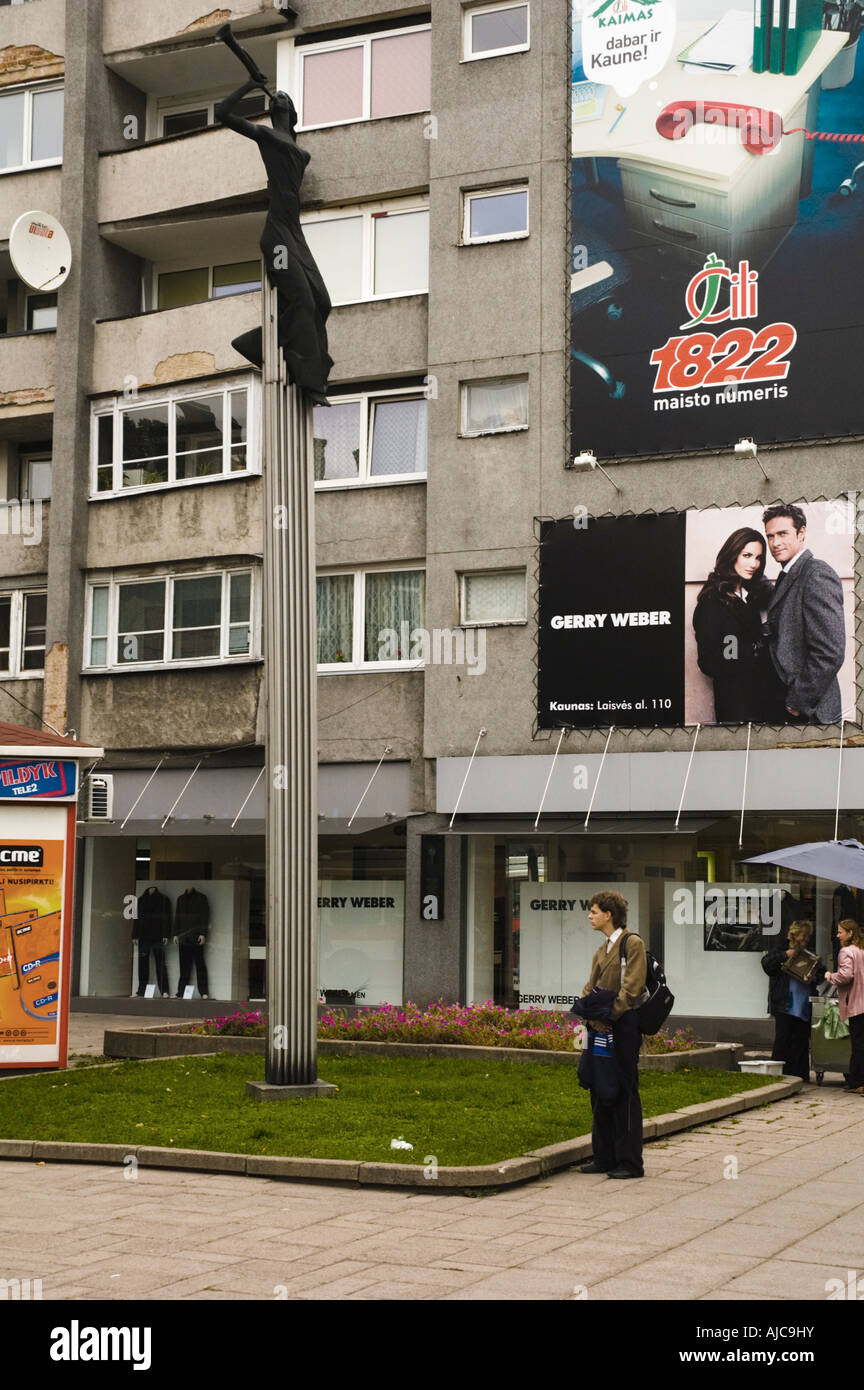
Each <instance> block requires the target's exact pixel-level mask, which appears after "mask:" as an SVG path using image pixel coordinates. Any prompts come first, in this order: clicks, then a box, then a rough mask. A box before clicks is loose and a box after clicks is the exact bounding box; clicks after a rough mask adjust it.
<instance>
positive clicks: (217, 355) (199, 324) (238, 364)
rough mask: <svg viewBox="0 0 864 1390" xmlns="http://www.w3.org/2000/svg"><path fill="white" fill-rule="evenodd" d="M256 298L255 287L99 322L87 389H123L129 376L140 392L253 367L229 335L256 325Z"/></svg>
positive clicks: (257, 301) (258, 305) (233, 335)
mask: <svg viewBox="0 0 864 1390" xmlns="http://www.w3.org/2000/svg"><path fill="white" fill-rule="evenodd" d="M260 302H261V299H260V295H259V293H258V291H257V290H253V291H251V292H249V293H248V294H232V295H229V296H228V297H227V298H225V299H208V300H205V301H204V302H203V303H201V304H186V305H184V306H183V307H182V308H180V309H162V310H159V311H157V312H155V313H151V314H139V315H136V316H135V317H133V318H124V319H108V320H105V321H104V322H102V323H97V325H96V333H95V340H94V344H93V378H92V384H91V388H90V389H91V390H92V391H94V392H101V391H112V392H114V391H122V390H123V389H124V386H125V385H126V384H127V381H126V379H127V378H128V377H130V376H133V377H134V378H135V379H136V384H137V386H138V388H139V389H141V390H144V389H145V388H146V387H151V386H158V385H160V384H163V383H165V382H169V381H185V380H186V379H187V378H189V377H196V376H201V377H206V376H212V375H213V373H214V372H227V371H242V370H243V369H244V368H245V369H247V370H251V369H250V368H249V363H248V362H247V361H246V360H245V358H243V357H240V356H239V354H238V353H236V352H235V351H234V349H233V348H232V346H231V339H232V338H236V336H237V334H238V333H245V332H246V330H247V329H248V328H254V327H255V326H256V325H257V324H258V323H260V317H261V308H260Z"/></svg>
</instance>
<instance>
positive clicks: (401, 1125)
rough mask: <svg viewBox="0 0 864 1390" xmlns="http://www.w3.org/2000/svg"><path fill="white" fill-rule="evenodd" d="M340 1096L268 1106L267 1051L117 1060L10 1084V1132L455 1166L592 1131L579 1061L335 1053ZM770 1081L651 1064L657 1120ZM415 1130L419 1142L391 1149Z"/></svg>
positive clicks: (3, 1127) (649, 1090)
mask: <svg viewBox="0 0 864 1390" xmlns="http://www.w3.org/2000/svg"><path fill="white" fill-rule="evenodd" d="M319 1076H320V1077H321V1079H322V1080H323V1081H330V1082H333V1083H335V1085H337V1086H338V1087H339V1093H338V1095H335V1096H331V1097H326V1098H324V1097H322V1098H318V1099H311V1100H291V1101H281V1102H280V1101H274V1102H269V1101H268V1102H264V1103H262V1102H261V1101H258V1100H254V1099H252V1097H250V1096H247V1095H246V1092H245V1084H246V1082H247V1081H249V1080H256V1079H260V1080H263V1077H264V1059H263V1058H259V1057H236V1056H231V1055H229V1054H226V1053H222V1054H220V1055H217V1056H214V1057H190V1058H188V1059H179V1060H170V1061H164V1062H118V1063H116V1065H114V1066H112V1067H106V1068H104V1069H103V1068H93V1067H86V1068H83V1069H82V1070H80V1071H77V1070H76V1071H69V1072H50V1073H46V1074H43V1075H40V1076H32V1077H26V1078H19V1079H10V1080H8V1081H6V1082H5V1083H0V1137H3V1138H6V1139H40V1140H48V1139H65V1140H70V1141H78V1142H87V1143H99V1144H129V1145H139V1144H140V1145H145V1144H146V1145H156V1146H159V1147H165V1148H170V1147H171V1146H172V1145H174V1146H176V1147H177V1148H178V1149H211V1150H223V1151H227V1152H230V1153H249V1154H280V1155H293V1156H295V1157H315V1158H346V1159H353V1160H363V1161H367V1162H370V1161H373V1162H374V1161H378V1162H387V1163H418V1164H422V1163H423V1162H424V1160H425V1158H426V1155H429V1154H434V1155H435V1157H436V1159H437V1161H438V1163H439V1164H440V1165H441V1166H442V1167H449V1166H452V1165H461V1164H469V1163H470V1164H479V1163H495V1162H500V1161H501V1160H502V1159H504V1158H510V1157H513V1156H514V1155H517V1154H522V1153H525V1152H526V1151H527V1150H529V1149H535V1148H538V1147H540V1146H542V1145H544V1144H554V1143H558V1142H559V1141H561V1140H564V1139H572V1138H574V1137H575V1136H576V1135H580V1134H587V1133H589V1132H590V1130H591V1107H590V1104H589V1100H588V1093H587V1092H586V1091H581V1090H580V1089H579V1086H578V1082H577V1079H576V1071H575V1068H571V1067H554V1066H546V1065H543V1064H542V1063H538V1064H536V1065H532V1064H531V1063H527V1062H480V1061H473V1060H472V1061H468V1060H464V1061H462V1060H460V1061H453V1060H444V1059H438V1058H433V1059H425V1058H418V1059H417V1060H416V1061H415V1060H414V1059H413V1058H401V1057H400V1058H386V1059H385V1058H377V1057H375V1058H366V1057H345V1058H341V1057H340V1058H336V1057H328V1058H322V1059H321V1061H320V1066H319ZM770 1080H771V1078H763V1077H758V1076H744V1075H742V1074H741V1073H740V1072H727V1071H701V1070H694V1071H679V1072H672V1073H668V1074H666V1073H663V1072H645V1073H643V1074H642V1076H641V1078H640V1082H641V1093H642V1105H643V1108H644V1111H645V1114H646V1116H650V1115H660V1114H664V1113H666V1112H667V1111H670V1110H677V1109H679V1108H680V1107H681V1106H683V1105H693V1104H695V1103H696V1102H698V1101H704V1100H712V1099H715V1098H716V1097H719V1096H729V1095H734V1094H736V1093H737V1092H739V1091H747V1090H753V1089H754V1088H756V1087H758V1086H760V1085H767V1084H769V1082H770ZM400 1137H401V1138H404V1139H405V1140H407V1141H408V1142H409V1143H410V1144H413V1146H414V1148H413V1151H409V1150H408V1149H391V1148H390V1141H391V1139H398V1138H400Z"/></svg>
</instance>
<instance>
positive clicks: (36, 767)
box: [0, 758, 77, 801]
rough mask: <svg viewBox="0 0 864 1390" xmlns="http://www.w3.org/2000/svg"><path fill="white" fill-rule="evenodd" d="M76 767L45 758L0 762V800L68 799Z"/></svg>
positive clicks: (73, 787)
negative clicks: (28, 761)
mask: <svg viewBox="0 0 864 1390" xmlns="http://www.w3.org/2000/svg"><path fill="white" fill-rule="evenodd" d="M76 774H77V764H76V763H72V762H62V761H58V760H57V759H55V758H46V759H45V760H44V762H39V761H35V760H34V761H33V762H30V763H23V762H8V763H0V801H20V800H22V799H25V800H26V799H27V798H29V797H36V798H38V799H39V800H40V801H44V800H46V799H47V798H51V799H52V800H53V799H56V800H65V799H66V798H68V799H70V800H71V798H72V797H74V796H75V790H76Z"/></svg>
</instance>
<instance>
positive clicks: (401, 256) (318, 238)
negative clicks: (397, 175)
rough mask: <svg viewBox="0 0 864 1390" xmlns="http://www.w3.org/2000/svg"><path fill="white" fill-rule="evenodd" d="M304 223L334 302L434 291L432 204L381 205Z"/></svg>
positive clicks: (315, 216) (323, 215)
mask: <svg viewBox="0 0 864 1390" xmlns="http://www.w3.org/2000/svg"><path fill="white" fill-rule="evenodd" d="M302 221H303V231H304V234H305V236H306V240H307V242H308V243H309V248H310V250H311V252H312V255H313V256H314V257H315V260H316V262H317V264H318V268H319V270H320V271H321V274H322V276H323V277H324V282H325V284H326V286H327V289H328V291H329V293H330V298H331V300H332V301H333V303H334V304H356V303H358V302H359V301H361V300H369V299H392V298H395V297H396V296H398V295H406V294H425V293H426V292H427V291H428V289H429V209H428V207H417V206H416V205H415V206H410V205H409V206H408V207H403V206H401V205H400V204H399V203H391V204H389V205H385V204H382V203H379V204H373V205H371V206H370V207H363V208H356V209H353V210H350V211H349V210H347V209H340V210H339V211H338V212H323V213H312V214H310V216H309V217H305V218H303V219H302Z"/></svg>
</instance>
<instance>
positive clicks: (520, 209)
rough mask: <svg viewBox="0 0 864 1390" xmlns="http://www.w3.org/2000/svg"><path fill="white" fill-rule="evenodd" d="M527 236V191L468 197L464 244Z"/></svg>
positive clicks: (497, 191) (496, 191) (505, 190)
mask: <svg viewBox="0 0 864 1390" xmlns="http://www.w3.org/2000/svg"><path fill="white" fill-rule="evenodd" d="M527 235H528V189H527V188H496V189H490V190H489V191H488V192H483V193H466V194H465V202H464V214H463V218H462V240H463V242H466V243H471V242H482V241H508V240H513V239H514V238H516V237H526V236H527Z"/></svg>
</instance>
